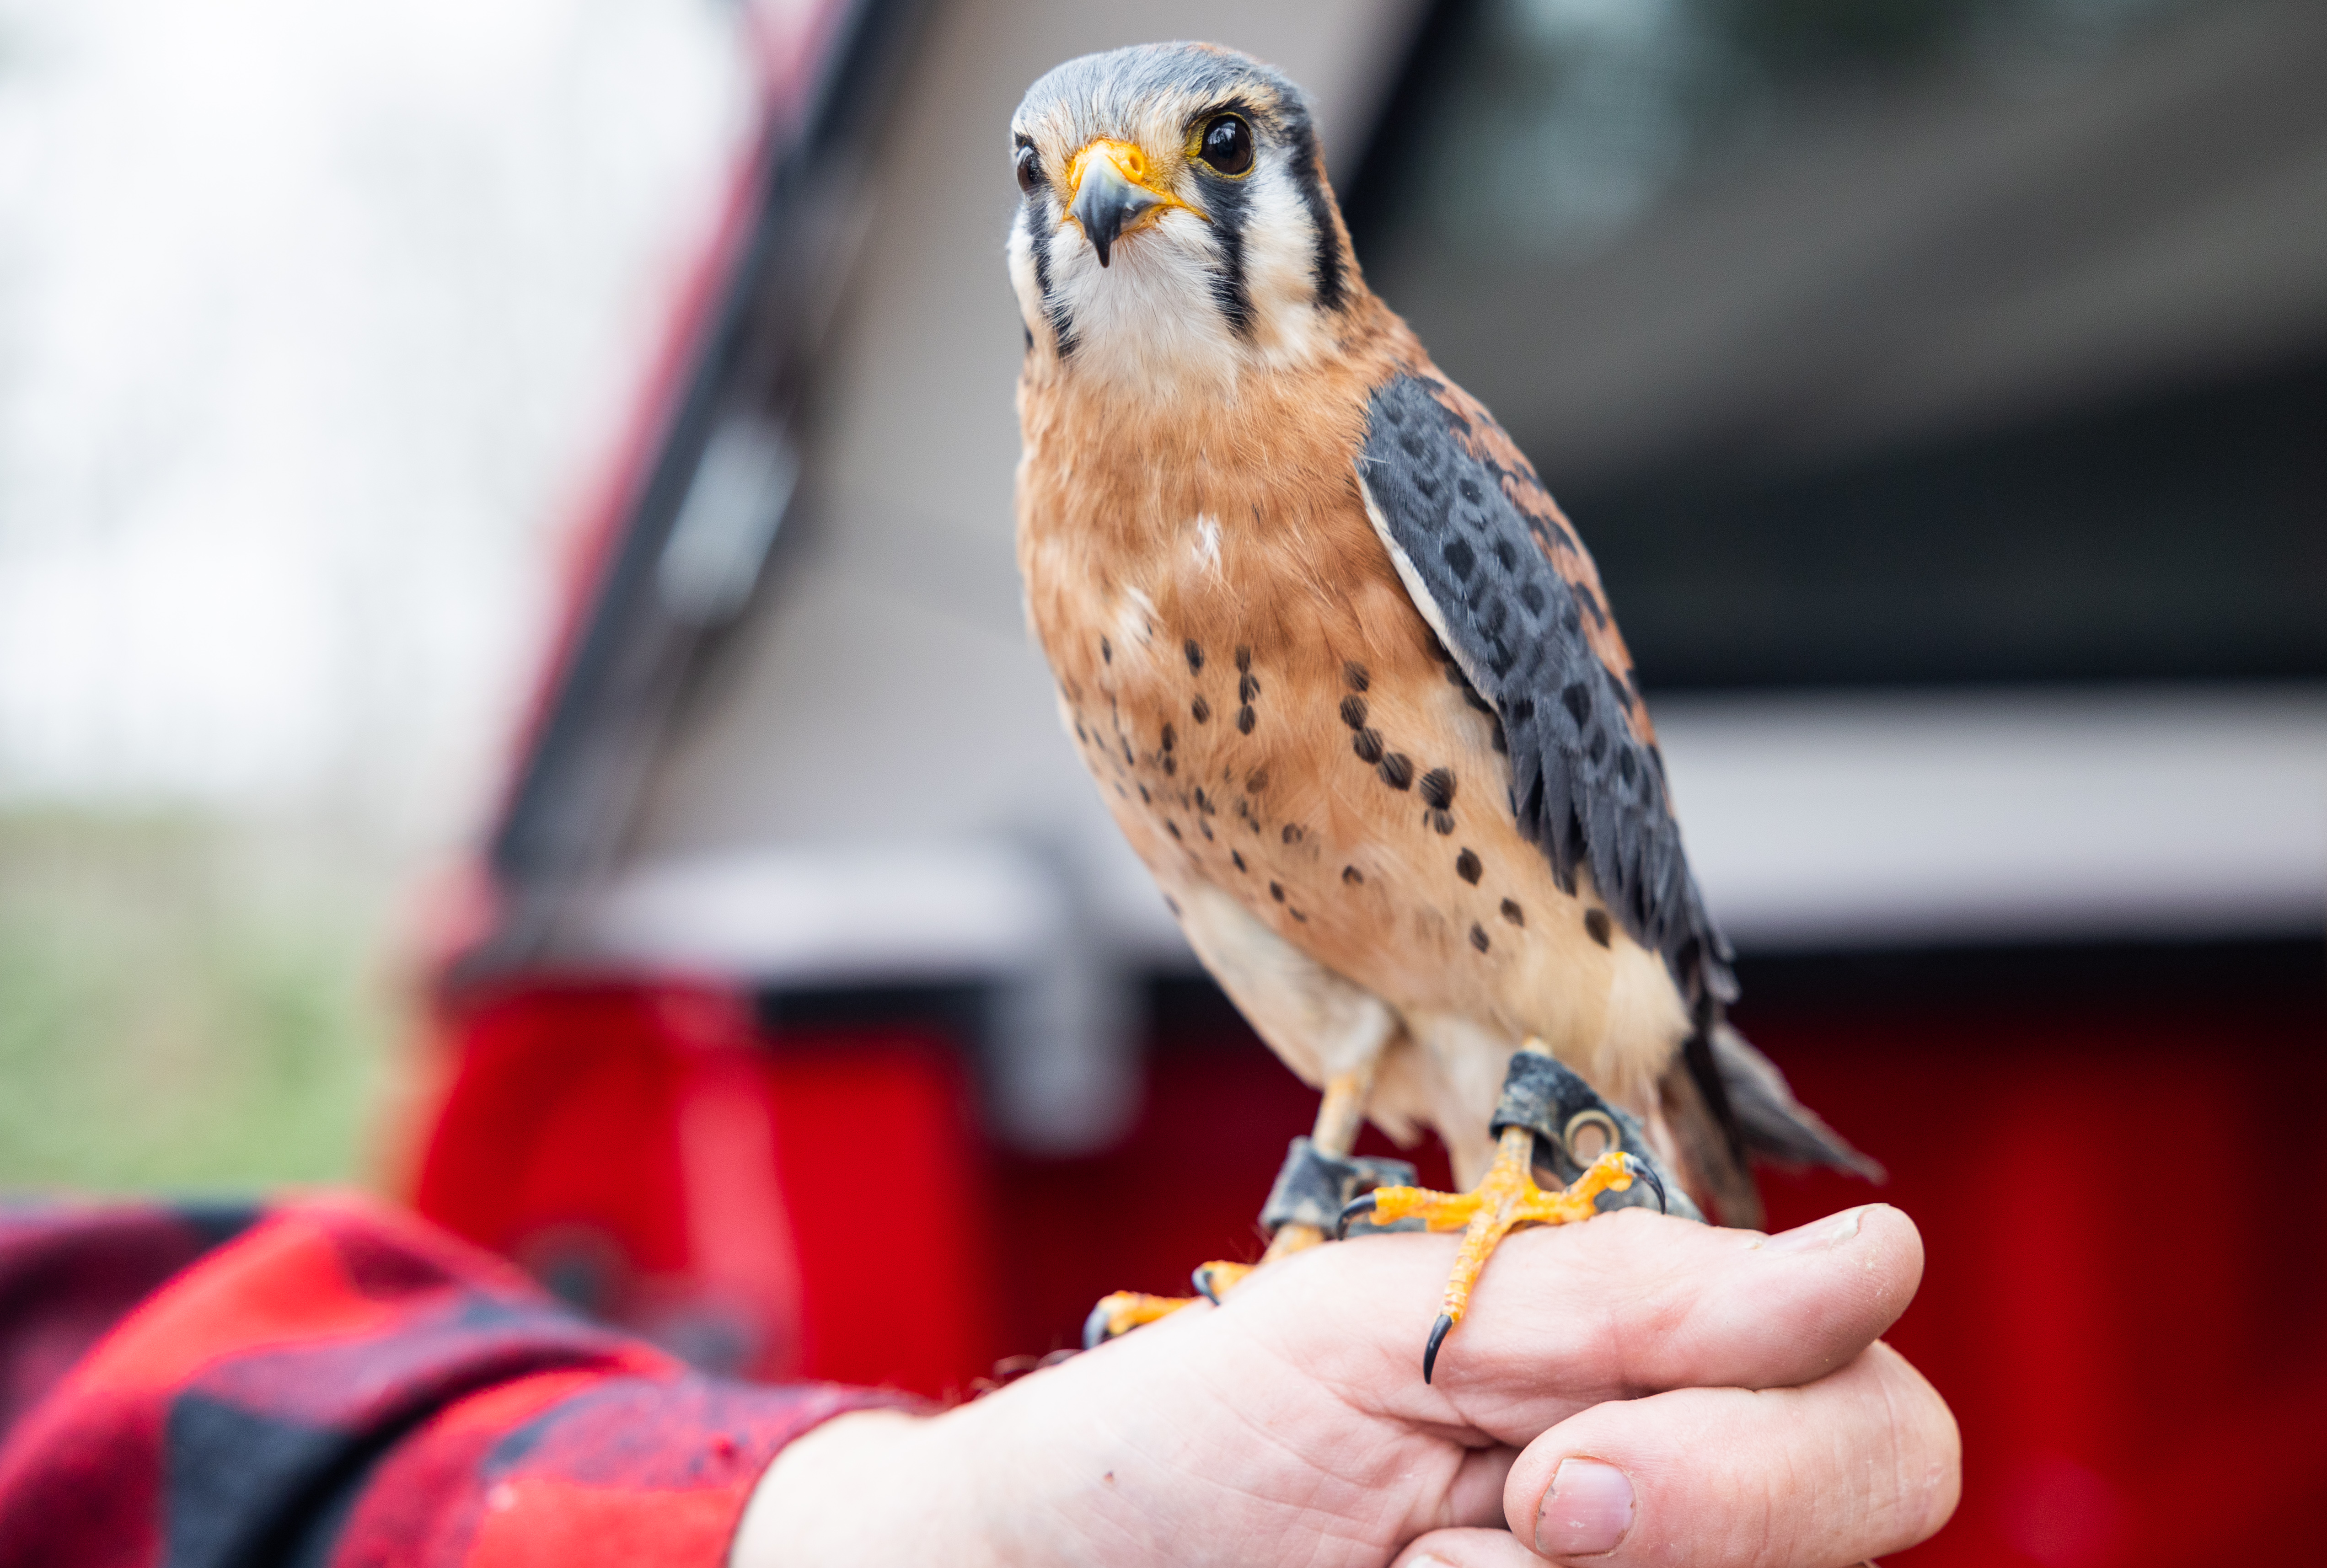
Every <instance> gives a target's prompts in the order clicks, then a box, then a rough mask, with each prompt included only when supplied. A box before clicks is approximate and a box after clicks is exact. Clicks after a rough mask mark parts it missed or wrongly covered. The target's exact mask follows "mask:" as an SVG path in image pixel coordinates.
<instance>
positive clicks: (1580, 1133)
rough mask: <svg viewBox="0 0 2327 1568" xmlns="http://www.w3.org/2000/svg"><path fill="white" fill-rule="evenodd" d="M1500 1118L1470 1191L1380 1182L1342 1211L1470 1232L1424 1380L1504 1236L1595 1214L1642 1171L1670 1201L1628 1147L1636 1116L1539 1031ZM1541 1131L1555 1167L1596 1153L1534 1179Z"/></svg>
mask: <svg viewBox="0 0 2327 1568" xmlns="http://www.w3.org/2000/svg"><path fill="white" fill-rule="evenodd" d="M1493 1126H1494V1129H1495V1137H1496V1142H1495V1160H1494V1163H1493V1164H1491V1166H1489V1167H1488V1168H1487V1173H1486V1174H1485V1175H1484V1176H1482V1177H1481V1178H1480V1181H1479V1184H1478V1186H1476V1187H1474V1188H1472V1190H1470V1191H1468V1192H1433V1191H1431V1190H1428V1189H1426V1188H1421V1187H1382V1188H1378V1189H1376V1190H1374V1191H1372V1192H1370V1193H1369V1194H1367V1195H1366V1196H1364V1197H1362V1198H1360V1199H1357V1200H1356V1201H1355V1202H1353V1203H1351V1204H1350V1206H1349V1207H1348V1208H1347V1209H1343V1210H1342V1212H1341V1227H1342V1228H1343V1229H1345V1230H1346V1229H1347V1228H1348V1227H1349V1225H1350V1222H1351V1221H1353V1220H1356V1219H1360V1218H1369V1219H1371V1220H1372V1221H1373V1222H1374V1223H1375V1224H1377V1225H1388V1224H1391V1223H1394V1222H1396V1221H1397V1220H1400V1219H1407V1218H1419V1219H1421V1220H1422V1221H1423V1224H1424V1227H1425V1228H1427V1229H1430V1230H1441V1231H1444V1230H1459V1231H1462V1232H1463V1248H1462V1250H1461V1251H1460V1252H1458V1253H1457V1254H1456V1255H1455V1257H1454V1271H1453V1274H1450V1275H1449V1276H1448V1278H1447V1281H1446V1294H1445V1296H1444V1300H1443V1301H1442V1302H1441V1303H1440V1305H1439V1309H1438V1321H1437V1322H1435V1324H1433V1325H1432V1326H1431V1330H1430V1342H1429V1344H1428V1346H1427V1348H1425V1349H1424V1351H1423V1353H1422V1380H1423V1381H1424V1382H1425V1383H1427V1382H1429V1381H1430V1378H1431V1374H1432V1373H1433V1372H1434V1371H1435V1369H1436V1367H1437V1364H1438V1348H1439V1347H1440V1346H1441V1345H1442V1344H1444V1342H1445V1339H1446V1336H1447V1334H1448V1333H1449V1332H1450V1331H1451V1330H1453V1327H1454V1325H1455V1324H1456V1323H1459V1322H1461V1321H1463V1312H1464V1311H1466V1310H1467V1309H1468V1308H1469V1306H1470V1304H1471V1289H1472V1286H1473V1285H1475V1284H1476V1283H1478V1280H1479V1274H1480V1271H1481V1270H1482V1269H1484V1268H1485V1267H1486V1266H1487V1259H1488V1258H1489V1257H1491V1255H1493V1254H1494V1250H1495V1247H1496V1246H1497V1245H1498V1244H1500V1242H1501V1241H1502V1239H1503V1237H1506V1236H1508V1235H1509V1234H1510V1233H1511V1232H1512V1231H1513V1230H1515V1229H1517V1228H1518V1227H1520V1226H1523V1225H1566V1224H1569V1223H1570V1222H1572V1221H1575V1220H1578V1219H1589V1218H1592V1216H1593V1215H1594V1214H1596V1213H1598V1212H1599V1199H1600V1195H1601V1194H1602V1193H1603V1192H1622V1191H1625V1190H1629V1189H1630V1188H1631V1185H1632V1179H1633V1177H1634V1176H1636V1175H1638V1176H1641V1177H1645V1178H1646V1179H1647V1181H1649V1185H1650V1186H1651V1187H1652V1188H1654V1190H1656V1192H1657V1195H1658V1204H1659V1207H1660V1208H1661V1207H1663V1206H1664V1204H1665V1196H1664V1193H1665V1189H1664V1182H1663V1181H1662V1180H1661V1179H1660V1178H1659V1177H1658V1175H1657V1173H1656V1171H1655V1169H1654V1168H1653V1167H1652V1166H1651V1165H1649V1163H1648V1162H1646V1161H1645V1160H1643V1159H1640V1158H1638V1157H1635V1156H1634V1155H1633V1154H1631V1153H1628V1152H1627V1151H1626V1149H1625V1147H1624V1145H1625V1144H1626V1143H1635V1144H1638V1143H1640V1142H1641V1140H1640V1134H1639V1130H1638V1125H1637V1124H1635V1123H1633V1122H1632V1120H1631V1117H1629V1116H1623V1115H1621V1113H1618V1112H1615V1111H1612V1110H1611V1109H1610V1108H1609V1107H1608V1106H1606V1105H1605V1103H1604V1102H1603V1101H1602V1100H1601V1099H1600V1097H1599V1096H1597V1095H1595V1094H1593V1092H1592V1090H1591V1087H1590V1086H1588V1085H1586V1084H1585V1083H1584V1080H1583V1079H1582V1078H1577V1077H1576V1076H1575V1074H1574V1073H1573V1072H1570V1071H1569V1070H1568V1069H1565V1068H1564V1067H1562V1066H1560V1064H1559V1063H1558V1062H1557V1061H1556V1060H1554V1059H1552V1057H1551V1055H1550V1053H1549V1052H1547V1051H1546V1050H1543V1048H1542V1047H1541V1046H1540V1045H1539V1044H1538V1043H1537V1042H1536V1041H1528V1043H1527V1045H1525V1046H1524V1047H1522V1048H1521V1049H1520V1050H1519V1053H1518V1054H1517V1055H1516V1056H1514V1057H1513V1058H1512V1059H1511V1066H1510V1069H1509V1072H1508V1073H1507V1074H1506V1075H1505V1078H1504V1080H1503V1095H1502V1099H1501V1102H1500V1104H1499V1105H1498V1106H1496V1108H1495V1117H1494V1122H1493ZM1538 1139H1541V1140H1543V1141H1544V1142H1545V1143H1547V1144H1548V1145H1549V1147H1548V1149H1547V1150H1545V1151H1544V1153H1547V1154H1548V1155H1549V1156H1550V1160H1549V1162H1550V1163H1551V1165H1552V1167H1553V1168H1554V1169H1555V1170H1561V1171H1563V1172H1564V1171H1565V1170H1575V1168H1576V1166H1577V1163H1578V1158H1577V1157H1578V1156H1586V1157H1588V1158H1589V1161H1590V1162H1589V1163H1588V1164H1584V1165H1583V1167H1582V1169H1581V1170H1580V1171H1577V1173H1576V1175H1575V1179H1574V1180H1573V1181H1569V1182H1568V1183H1567V1185H1566V1186H1565V1188H1560V1189H1552V1190H1547V1189H1545V1188H1543V1187H1539V1186H1537V1184H1536V1180H1535V1162H1536V1158H1537V1153H1538V1149H1537V1140H1538Z"/></svg>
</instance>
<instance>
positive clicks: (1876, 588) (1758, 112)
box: [1349, 0, 2327, 686]
mask: <svg viewBox="0 0 2327 1568" xmlns="http://www.w3.org/2000/svg"><path fill="white" fill-rule="evenodd" d="M2322 81H2327V5H2319V4H2318V3H2317V0H2210V3H2207V0H1455V3H1453V4H1445V5H1440V6H1439V7H1438V8H1437V10H1436V11H1435V13H1434V14H1433V16H1432V19H1431V21H1430V23H1428V25H1427V26H1426V27H1425V33H1424V38H1423V42H1422V44H1421V46H1420V48H1419V49H1418V51H1417V52H1416V56H1415V58H1414V60H1413V61H1412V63H1411V65H1410V66H1409V68H1408V70H1407V73H1406V78H1405V79H1404V80H1403V82H1402V83H1401V84H1400V86H1399V88H1398V89H1397V94H1396V96H1395V98H1394V101H1393V104H1392V106H1391V107H1390V109H1389V111H1388V114H1387V116H1386V117H1385V118H1384V121H1383V124H1382V127H1381V130H1380V132H1379V134H1378V136H1377V139H1376V141H1375V144H1374V145H1373V147H1372V148H1371V150H1370V151H1369V154H1368V157H1367V159H1366V160H1365V163H1364V164H1363V165H1362V167H1361V169H1360V173H1359V176H1358V178H1357V180H1356V181H1355V182H1353V184H1352V188H1351V190H1350V203H1349V205H1350V221H1351V226H1352V229H1354V230H1355V232H1356V236H1357V240H1358V245H1359V252H1360V257H1362V258H1363V260H1364V261H1365V263H1366V266H1367V268H1368V272H1369V276H1370V277H1371V279H1372V281H1373V282H1374V284H1375V285H1376V287H1377V288H1378V289H1379V290H1380V291H1381V292H1382V293H1383V294H1384V295H1385V296H1386V297H1388V300H1389V301H1390V303H1391V304H1392V305H1394V306H1395V307H1397V309H1398V310H1400V311H1402V312H1403V313H1406V315H1407V317H1408V319H1409V320H1411V321H1412V322H1413V323H1414V325H1415V326H1416V330H1417V331H1420V333H1421V334H1422V336H1423V339H1424V341H1425V342H1427V343H1428V344H1429V345H1430V347H1431V349H1432V351H1433V352H1434V354H1435V355H1436V357H1437V358H1438V359H1439V361H1440V363H1441V364H1442V365H1444V367H1445V368H1446V369H1447V370H1448V372H1449V373H1450V374H1452V375H1453V376H1454V377H1456V378H1458V379H1460V380H1462V381H1463V382H1464V383H1465V384H1466V385H1467V386H1469V387H1470V388H1471V389H1472V391H1473V392H1475V393H1477V394H1478V395H1479V396H1480V397H1482V398H1484V399H1485V400H1486V401H1487V403H1488V404H1489V406H1491V407H1493V408H1494V409H1495V410H1496V411H1497V413H1498V414H1499V415H1500V416H1501V417H1502V419H1503V420H1504V422H1505V423H1506V424H1507V425H1509V426H1510V428H1511V431H1512V434H1514V435H1515V436H1516V437H1517V438H1518V439H1519V443H1520V444H1521V445H1522V446H1524V447H1525V448H1526V449H1527V450H1528V452H1529V453H1530V454H1531V455H1533V456H1534V457H1535V459H1536V461H1537V463H1538V464H1539V465H1540V466H1541V467H1542V469H1543V471H1544V473H1545V477H1546V479H1547V481H1549V482H1550V484H1551V486H1552V488H1553V490H1554V491H1555V492H1556V493H1557V494H1558V495H1559V497H1560V499H1562V501H1563V502H1564V503H1565V505H1566V506H1567V508H1568V509H1569V511H1570V512H1571V513H1572V514H1574V515H1575V518H1576V519H1577V521H1578V522H1579V523H1580V525H1581V526H1582V527H1583V529H1584V535H1585V537H1587V538H1588V539H1589V540H1590V541H1591V543H1592V545H1593V550H1594V552H1595V553H1596V554H1597V555H1598V556H1599V558H1600V562H1601V565H1602V569H1603V574H1604V575H1605V576H1606V578H1607V580H1608V583H1609V585H1610V590H1611V592H1612V595H1613V596H1614V598H1615V601H1616V602H1617V605H1618V607H1619V609H1620V610H1621V612H1622V616H1623V620H1624V624H1625V627H1626V630H1627V632H1628V634H1629V636H1630V639H1631V642H1632V645H1633V649H1634V652H1635V654H1636V656H1637V657H1638V658H1640V663H1641V667H1642V671H1643V674H1644V675H1645V677H1647V678H1648V679H1649V682H1650V683H1651V684H1652V685H1657V686H1741V685H1743V686H1751V685H1765V684H1778V683H1823V684H1841V683H1864V682H1930V681H1967V680H1969V681H1979V680H2063V679H2065V680H2080V679H2103V680H2105V679H2158V678H2181V677H2265V678H2268V677H2321V676H2327V91H2322V89H2321V86H2320V84H2321V83H2322Z"/></svg>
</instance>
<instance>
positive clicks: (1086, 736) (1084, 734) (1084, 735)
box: [1075, 719, 1090, 745]
mask: <svg viewBox="0 0 2327 1568" xmlns="http://www.w3.org/2000/svg"><path fill="white" fill-rule="evenodd" d="M1075 739H1076V740H1078V741H1080V742H1083V744H1085V745H1089V744H1090V732H1089V730H1086V729H1084V728H1083V722H1082V721H1081V720H1080V719H1077V720H1076V721H1075Z"/></svg>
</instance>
